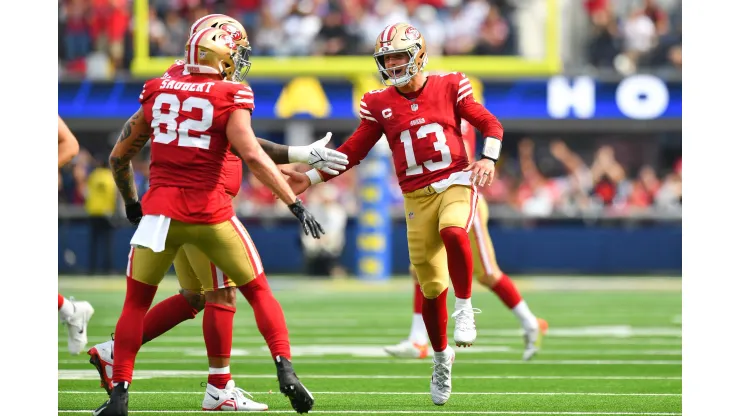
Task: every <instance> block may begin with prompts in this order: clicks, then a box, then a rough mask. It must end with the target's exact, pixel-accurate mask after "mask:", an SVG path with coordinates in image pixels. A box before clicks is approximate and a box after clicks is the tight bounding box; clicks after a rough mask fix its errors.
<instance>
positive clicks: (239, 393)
mask: <svg viewBox="0 0 740 416" xmlns="http://www.w3.org/2000/svg"><path fill="white" fill-rule="evenodd" d="M233 391H234V394H235V395H236V396H237V397H238V398H244V399H246V398H247V397H246V396H249V400H251V401H254V396H252V395H251V394H250V393H249V392H248V391H246V390H244V389H243V388H241V387H236V386H235V387H234V390H233Z"/></svg>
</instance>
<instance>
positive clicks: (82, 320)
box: [57, 294, 95, 355]
mask: <svg viewBox="0 0 740 416" xmlns="http://www.w3.org/2000/svg"><path fill="white" fill-rule="evenodd" d="M58 295H59V296H58V299H57V310H58V311H59V320H60V321H62V324H64V325H66V326H67V349H68V350H69V353H70V354H73V355H77V354H79V353H81V352H82V350H84V349H85V346H86V345H87V323H88V322H89V321H90V318H91V317H92V315H93V313H95V310H94V309H93V307H92V305H90V303H89V302H85V301H79V300H75V299H74V298H72V297H70V298H69V299H67V298H65V297H64V296H62V295H61V294H58Z"/></svg>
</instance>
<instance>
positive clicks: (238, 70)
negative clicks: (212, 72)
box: [232, 45, 252, 83]
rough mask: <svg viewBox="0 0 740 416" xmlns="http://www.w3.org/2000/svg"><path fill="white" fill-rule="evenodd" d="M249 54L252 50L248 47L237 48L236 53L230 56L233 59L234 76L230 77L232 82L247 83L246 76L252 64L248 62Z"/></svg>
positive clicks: (240, 46) (239, 46)
mask: <svg viewBox="0 0 740 416" xmlns="http://www.w3.org/2000/svg"><path fill="white" fill-rule="evenodd" d="M251 53H252V48H251V47H250V46H243V45H238V46H237V48H236V52H234V54H233V55H232V58H233V59H234V75H233V76H232V81H236V82H240V83H245V82H246V81H247V74H248V73H249V69H250V68H251V67H252V62H250V61H249V55H251Z"/></svg>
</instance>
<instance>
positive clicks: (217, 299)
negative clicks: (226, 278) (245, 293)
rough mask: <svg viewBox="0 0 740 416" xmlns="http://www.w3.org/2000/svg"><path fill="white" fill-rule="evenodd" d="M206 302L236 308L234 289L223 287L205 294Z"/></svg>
mask: <svg viewBox="0 0 740 416" xmlns="http://www.w3.org/2000/svg"><path fill="white" fill-rule="evenodd" d="M205 297H206V302H208V303H215V304H218V305H224V306H229V307H232V308H236V288H234V287H225V288H221V289H216V290H213V291H209V292H206V296H205Z"/></svg>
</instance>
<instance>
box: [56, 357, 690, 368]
mask: <svg viewBox="0 0 740 416" xmlns="http://www.w3.org/2000/svg"><path fill="white" fill-rule="evenodd" d="M204 359H205V358H202V359H201V358H191V359H188V358H183V359H156V358H152V359H149V358H142V359H137V360H136V363H137V364H193V363H200V364H202V363H204V362H205V361H204ZM269 362H270V358H269V357H259V358H258V357H251V358H246V357H245V358H240V359H239V364H267V363H269ZM295 362H296V363H297V364H299V365H301V366H304V365H323V366H326V364H327V360H325V359H300V360H299V359H296V360H295ZM430 362H431V359H424V360H394V359H377V360H368V359H347V358H341V359H332V360H331V362H330V364H332V365H334V364H373V365H377V364H414V365H424V366H428V365H429V363H430ZM58 363H59V364H87V362H86V361H84V360H79V359H78V360H59V361H58ZM455 364H457V365H458V366H459V365H465V364H476V365H486V364H491V365H494V364H499V365H529V366H536V365H676V366H680V365H681V360H539V359H535V360H534V361H522V360H471V359H461V360H458V361H457V362H456V363H455Z"/></svg>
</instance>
